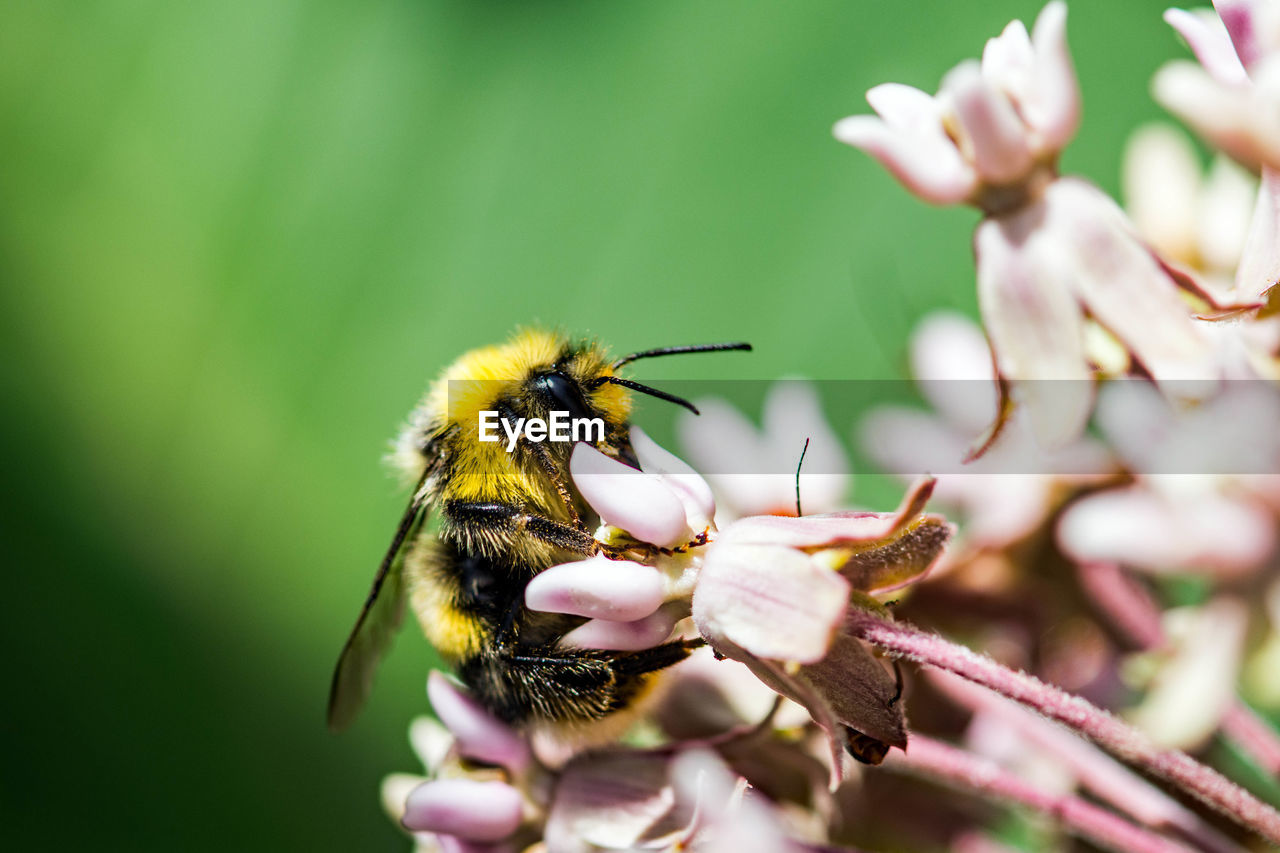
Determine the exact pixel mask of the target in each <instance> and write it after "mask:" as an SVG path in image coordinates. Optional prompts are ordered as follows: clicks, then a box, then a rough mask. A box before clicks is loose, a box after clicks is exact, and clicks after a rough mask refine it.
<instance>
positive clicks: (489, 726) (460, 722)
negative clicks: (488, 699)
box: [427, 671, 529, 771]
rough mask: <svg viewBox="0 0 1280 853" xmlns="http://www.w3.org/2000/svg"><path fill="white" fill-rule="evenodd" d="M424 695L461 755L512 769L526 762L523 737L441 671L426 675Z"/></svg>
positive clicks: (526, 753)
mask: <svg viewBox="0 0 1280 853" xmlns="http://www.w3.org/2000/svg"><path fill="white" fill-rule="evenodd" d="M427 698H428V699H430V700H431V708H432V710H434V711H435V712H436V716H437V717H439V718H440V721H441V722H442V723H444V724H445V726H446V727H447V728H448V729H449V731H450V732H451V733H452V734H453V736H454V737H455V738H456V739H457V744H458V751H459V752H460V753H461V754H463V755H465V756H467V757H469V758H475V759H478V760H480V761H484V762H487V763H489V764H497V765H499V766H502V767H506V768H508V769H511V770H513V771H520V770H522V769H524V767H525V766H526V765H527V764H528V763H529V747H528V744H526V743H525V741H524V739H523V738H522V737H520V735H518V734H516V732H515V731H514V730H513V729H511V728H509V727H508V726H507V725H505V724H504V723H502V722H501V721H500V720H498V719H497V718H496V717H494V716H493V715H492V714H490V713H489V712H488V711H486V710H485V709H484V708H482V707H481V706H480V703H478V702H476V700H474V699H472V698H471V697H470V696H468V695H467V694H466V693H464V692H463V691H462V690H461V689H460V688H458V687H456V686H455V685H454V684H453V683H452V682H451V681H450V680H449V678H448V676H446V675H445V674H444V673H442V672H439V671H433V672H432V673H431V675H429V676H428V677H427Z"/></svg>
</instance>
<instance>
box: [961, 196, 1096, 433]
mask: <svg viewBox="0 0 1280 853" xmlns="http://www.w3.org/2000/svg"><path fill="white" fill-rule="evenodd" d="M1046 215H1047V211H1046V210H1045V207H1044V205H1043V204H1035V205H1031V206H1028V207H1026V208H1024V209H1022V210H1020V211H1018V212H1016V213H1013V214H1010V215H1007V216H1004V217H999V218H988V219H986V220H984V221H983V222H982V223H981V224H980V225H979V226H978V229H977V232H976V233H975V234H974V253H975V254H976V256H977V262H978V302H979V304H980V305H981V307H982V316H983V319H984V321H985V323H986V327H987V334H988V335H990V336H991V343H992V348H993V349H994V350H995V355H996V363H997V365H998V367H999V370H1000V374H1001V375H1002V376H1004V377H1005V378H1007V379H1009V380H1011V381H1012V382H1013V383H1014V388H1013V391H1014V398H1015V400H1017V401H1018V402H1019V403H1021V404H1022V405H1024V406H1026V408H1027V410H1028V416H1029V418H1030V422H1031V425H1032V428H1033V429H1034V431H1035V433H1036V435H1037V436H1038V437H1039V438H1040V440H1041V442H1042V443H1044V444H1045V445H1046V446H1048V447H1060V446H1062V445H1063V444H1066V443H1067V442H1068V441H1070V440H1071V439H1074V438H1075V437H1077V436H1078V435H1079V434H1080V432H1081V431H1082V430H1083V429H1084V425H1085V422H1086V421H1087V420H1088V417H1089V410H1090V407H1091V405H1092V402H1093V385H1092V381H1091V375H1090V371H1089V366H1088V363H1087V361H1086V360H1085V353H1084V335H1083V321H1082V318H1081V313H1080V307H1079V305H1078V304H1077V303H1076V300H1075V296H1074V294H1073V292H1072V291H1073V289H1074V282H1073V281H1072V275H1073V273H1074V270H1073V268H1072V267H1073V265H1074V260H1073V258H1072V257H1071V254H1070V252H1069V251H1068V250H1066V249H1065V248H1064V247H1063V246H1061V245H1060V243H1059V242H1058V241H1059V240H1060V237H1059V236H1058V235H1055V234H1052V233H1047V231H1046V229H1045V227H1044V219H1045V218H1046Z"/></svg>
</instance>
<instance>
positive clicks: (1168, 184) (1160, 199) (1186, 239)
mask: <svg viewBox="0 0 1280 853" xmlns="http://www.w3.org/2000/svg"><path fill="white" fill-rule="evenodd" d="M1122 174H1123V175H1124V201H1125V208H1126V209H1127V210H1128V211H1129V216H1131V217H1132V218H1133V223H1134V226H1135V227H1136V228H1137V229H1138V233H1139V234H1141V235H1142V237H1143V239H1144V240H1146V241H1147V242H1148V243H1149V244H1151V247H1152V248H1154V249H1155V250H1156V251H1157V252H1159V253H1160V254H1161V255H1163V256H1164V257H1165V258H1167V259H1169V260H1172V261H1176V262H1178V263H1182V264H1187V265H1188V266H1194V265H1195V263H1196V261H1197V260H1198V257H1197V254H1198V242H1199V241H1198V239H1197V231H1198V226H1197V222H1196V216H1195V214H1196V210H1197V209H1198V207H1199V197H1200V158H1199V156H1198V155H1197V154H1196V149H1195V147H1194V146H1193V145H1192V144H1191V140H1190V139H1188V138H1187V136H1186V134H1184V133H1183V132H1182V131H1180V130H1178V129H1176V128H1174V127H1171V126H1170V125H1167V124H1148V125H1144V126H1143V127H1140V128H1138V130H1136V131H1134V133H1133V134H1132V135H1131V136H1130V137H1129V143H1128V144H1127V145H1126V146H1125V150H1124V166H1123V169H1122Z"/></svg>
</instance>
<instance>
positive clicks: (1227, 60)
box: [1164, 9, 1249, 86]
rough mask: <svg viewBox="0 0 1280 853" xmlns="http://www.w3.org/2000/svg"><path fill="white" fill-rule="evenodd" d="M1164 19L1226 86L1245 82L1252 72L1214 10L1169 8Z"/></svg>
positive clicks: (1211, 72)
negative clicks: (1247, 68) (1241, 59)
mask: <svg viewBox="0 0 1280 853" xmlns="http://www.w3.org/2000/svg"><path fill="white" fill-rule="evenodd" d="M1164 20H1165V23H1167V24H1168V25H1169V26H1171V27H1173V28H1174V29H1175V30H1177V31H1178V35H1180V36H1182V38H1183V39H1184V40H1185V41H1186V42H1187V46H1188V47H1190V48H1191V52H1192V53H1194V54H1195V55H1196V59H1198V60H1200V65H1201V66H1203V67H1204V70H1205V71H1207V72H1209V75H1210V76H1212V77H1213V78H1214V79H1215V80H1217V81H1218V82H1219V83H1221V84H1223V85H1224V86H1245V85H1248V83H1249V75H1248V74H1247V73H1246V72H1245V70H1244V65H1243V64H1242V63H1241V62H1240V57H1239V56H1237V55H1236V49H1235V45H1233V44H1232V43H1231V36H1230V35H1229V34H1228V33H1227V28H1226V27H1225V26H1223V24H1222V21H1221V20H1220V19H1219V18H1218V16H1217V15H1215V14H1213V13H1212V12H1208V11H1205V12H1204V13H1198V12H1187V11H1184V10H1182V9H1168V10H1166V11H1165V13H1164Z"/></svg>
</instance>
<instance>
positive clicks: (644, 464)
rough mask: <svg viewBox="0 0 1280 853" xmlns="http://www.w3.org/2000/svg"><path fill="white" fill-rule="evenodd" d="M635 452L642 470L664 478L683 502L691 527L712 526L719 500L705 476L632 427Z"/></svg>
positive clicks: (643, 432) (640, 430)
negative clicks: (703, 477)
mask: <svg viewBox="0 0 1280 853" xmlns="http://www.w3.org/2000/svg"><path fill="white" fill-rule="evenodd" d="M631 448H632V449H633V450H634V451H635V452H636V459H637V460H639V462H640V470H641V471H644V472H645V473H646V474H655V475H657V476H659V477H661V478H662V481H663V482H664V483H666V484H667V485H668V486H669V487H670V488H671V490H672V491H673V492H675V493H676V497H678V498H680V502H681V503H683V504H684V510H685V515H686V516H687V518H688V521H689V524H690V526H692V527H694V528H702V527H706V526H708V525H709V524H711V520H712V519H713V518H715V515H716V499H715V496H714V495H712V493H711V487H710V486H709V485H707V481H706V480H704V479H702V475H701V474H699V473H698V472H697V471H695V470H694V469H693V467H692V466H690V465H689V464H688V463H687V462H685V461H684V460H683V459H681V458H680V457H678V456H676V455H675V454H674V453H672V452H671V451H669V450H667V449H666V448H665V447H663V446H662V445H660V444H658V442H656V441H654V440H653V439H652V438H650V437H649V435H648V433H646V432H645V431H644V430H642V429H640V427H638V426H633V427H631Z"/></svg>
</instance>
